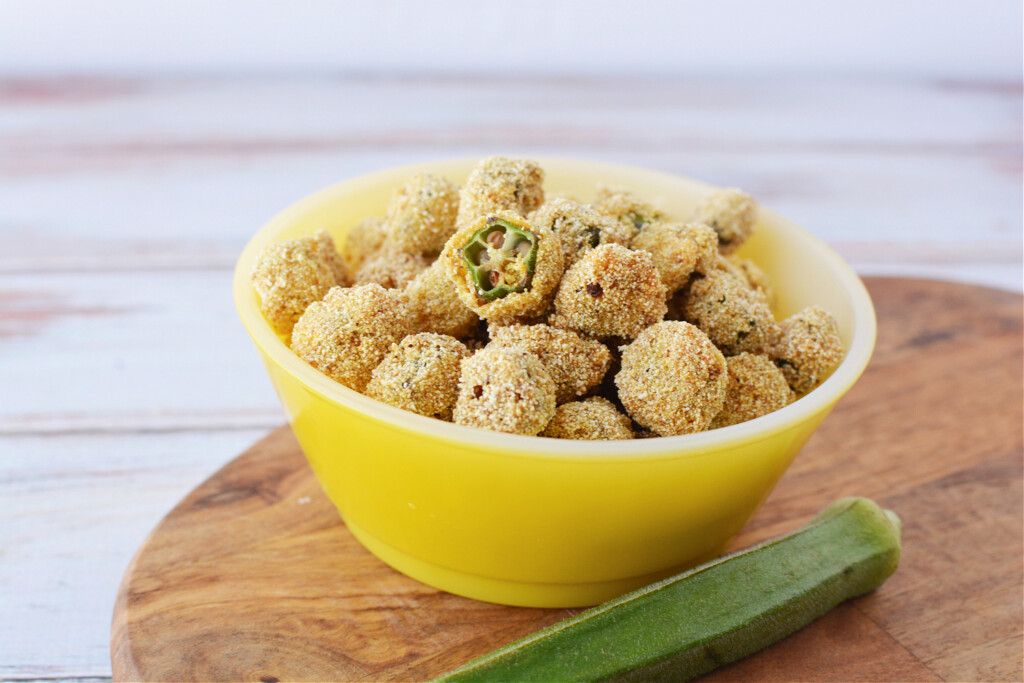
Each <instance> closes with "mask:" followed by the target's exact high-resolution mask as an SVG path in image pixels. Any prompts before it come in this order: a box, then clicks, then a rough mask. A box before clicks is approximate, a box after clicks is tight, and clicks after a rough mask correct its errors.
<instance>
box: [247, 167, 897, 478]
mask: <svg viewBox="0 0 1024 683" xmlns="http://www.w3.org/2000/svg"><path fill="white" fill-rule="evenodd" d="M531 158H533V159H534V160H536V161H537V162H538V163H539V164H540V165H541V166H542V167H545V168H547V167H554V166H558V167H561V168H568V167H573V166H576V167H579V168H580V169H583V168H585V169H587V170H588V172H589V171H593V170H598V171H601V170H604V171H606V172H607V173H608V174H609V175H612V174H614V173H621V172H624V171H625V172H630V173H639V174H648V175H650V176H652V177H655V176H657V177H661V178H662V179H664V180H666V181H674V182H680V181H682V182H684V183H687V184H691V185H693V186H695V187H699V188H703V189H705V190H708V191H710V190H712V189H713V188H714V186H712V185H709V184H707V183H702V182H699V181H695V180H692V179H689V178H685V177H683V176H678V175H674V174H671V173H665V172H662V171H656V170H651V169H647V168H643V167H638V166H630V165H625V164H609V163H602V162H594V161H588V160H584V159H566V158H558V157H538V156H533V157H531ZM478 160H479V158H478V157H466V158H449V159H437V160H434V161H428V162H421V163H417V164H410V165H406V166H401V167H388V168H386V169H382V170H379V171H375V172H372V173H369V174H364V175H361V176H357V177H354V178H350V179H348V180H343V181H340V182H338V183H335V184H333V185H330V186H328V187H326V188H323V189H321V190H319V191H316V192H314V193H312V194H310V195H307V196H306V197H304V198H302V199H300V200H298V201H297V202H295V203H293V204H292V205H291V206H289V207H287V208H286V209H284V210H283V211H281V212H280V213H278V214H277V215H275V216H274V217H272V218H271V219H270V220H269V221H268V222H267V223H265V224H264V225H263V227H262V228H260V229H259V230H258V231H257V232H256V234H255V235H253V237H252V238H251V239H250V240H249V242H248V243H247V244H246V246H245V248H244V249H243V251H242V253H241V255H240V256H239V258H238V261H237V263H236V265H235V271H234V283H233V291H234V299H235V306H236V308H237V309H238V313H239V316H240V317H241V319H242V324H243V325H244V326H245V328H246V331H248V333H249V335H250V337H252V340H253V342H254V343H255V344H256V346H257V347H258V348H259V349H260V350H261V351H262V353H263V354H265V356H266V358H267V359H269V360H270V361H271V362H273V363H274V364H276V365H277V366H278V367H280V368H281V369H282V370H284V371H285V372H286V373H288V374H289V375H291V376H292V377H293V378H294V379H295V380H296V381H298V382H299V383H300V384H303V385H305V386H306V387H308V388H309V389H310V390H311V391H313V392H315V393H317V394H319V395H320V396H321V397H323V398H325V399H327V400H329V401H332V402H335V403H337V404H340V405H342V406H344V407H346V408H349V409H351V410H354V411H357V412H359V413H362V414H364V415H366V416H368V417H370V418H373V419H375V420H378V421H380V422H383V423H387V424H392V425H394V426H396V427H398V428H402V429H405V430H408V431H411V432H417V433H422V434H424V435H425V436H430V437H432V438H436V439H441V440H445V441H448V442H450V443H452V444H453V445H458V446H461V447H466V448H471V449H474V450H476V449H480V448H481V447H484V446H486V449H487V450H488V451H489V452H493V453H499V452H500V453H503V454H505V455H513V456H517V457H523V458H553V457H554V458H567V459H573V460H576V459H587V458H593V459H600V460H607V459H613V460H619V459H629V460H638V459H639V460H643V459H663V458H679V457H688V456H696V455H699V454H701V453H704V452H707V451H718V450H722V449H725V448H730V447H733V446H737V445H739V444H742V443H750V442H752V441H757V440H758V439H760V438H763V437H765V436H768V435H772V434H778V433H782V432H784V431H786V430H789V429H792V428H794V427H796V426H797V425H799V424H801V423H803V422H805V421H807V420H809V419H811V418H812V417H814V416H815V415H817V414H818V413H819V412H822V411H825V410H828V409H829V408H830V407H831V406H832V405H833V404H834V403H835V402H836V401H838V400H839V398H840V397H842V395H843V394H845V393H846V392H847V391H848V390H849V389H850V387H852V386H853V384H854V383H855V382H856V381H857V378H858V377H860V375H861V373H862V372H863V371H864V369H865V368H866V367H867V364H868V361H869V360H870V358H871V354H872V352H873V350H874V346H875V337H876V334H877V329H876V321H875V311H874V306H873V305H872V303H871V297H870V295H869V294H868V292H867V289H866V288H865V286H864V283H863V282H862V281H861V279H860V277H858V276H857V274H856V273H855V272H854V271H853V269H852V268H850V267H849V266H848V265H847V264H846V263H845V262H844V261H843V260H842V258H840V256H839V255H838V254H836V253H835V252H834V251H833V250H832V249H831V248H830V247H829V246H828V245H827V244H826V243H825V242H824V241H822V240H821V239H819V238H818V237H816V236H815V235H813V234H812V233H810V232H808V231H807V230H806V229H804V228H802V227H800V226H799V225H797V224H795V223H793V222H792V221H790V220H789V219H787V218H784V217H782V216H779V215H778V214H776V213H774V212H772V211H770V210H769V209H766V208H764V207H763V206H762V207H760V208H759V211H760V212H761V213H762V214H763V215H766V216H769V217H770V218H771V220H772V222H773V223H774V224H776V225H777V226H780V227H781V228H782V229H783V230H786V231H791V232H796V233H798V234H800V236H801V238H802V239H805V240H807V241H809V242H810V243H812V245H813V246H814V247H815V248H816V249H817V251H819V252H820V256H821V258H822V259H823V260H825V261H826V263H827V265H828V267H829V268H830V269H831V270H833V271H834V272H835V273H836V274H837V276H838V278H839V280H840V282H841V283H842V285H843V288H844V290H845V291H846V292H847V294H848V295H849V296H850V299H851V301H852V304H853V310H854V328H853V343H852V344H851V346H850V348H849V350H848V351H847V353H846V357H845V358H844V359H843V362H842V363H841V364H840V365H839V367H838V368H836V370H835V371H834V372H833V373H832V375H831V376H830V377H829V378H828V379H826V380H825V381H824V382H823V383H822V384H821V385H820V386H819V387H817V388H816V389H814V390H813V391H811V392H810V393H809V394H807V395H806V396H804V397H802V398H800V399H799V400H797V401H794V402H793V403H791V404H790V405H788V406H786V407H785V408H782V409H780V410H777V411H775V412H773V413H769V414H768V415H764V416H762V417H759V418H756V419H754V420H750V421H747V422H742V423H740V424H737V425H731V426H729V427H722V428H719V429H714V430H711V431H706V432H699V433H696V434H684V435H680V436H667V437H658V438H649V439H632V440H624V441H578V440H569V439H552V438H546V437H539V436H523V435H517V434H505V433H501V432H491V431H485V430H481V429H476V428H473V427H465V426H462V425H457V424H454V423H450V422H444V421H442V420H437V419H434V418H429V417H425V416H422V415H418V414H416V413H413V412H409V411H406V410H402V409H400V408H395V407H393V406H390V405H387V404H385V403H381V402H379V401H377V400H375V399H371V398H369V397H367V396H364V395H363V394H360V393H359V392H357V391H354V390H352V389H349V388H348V387H345V386H343V385H341V384H339V383H338V382H335V381H334V380H332V379H330V378H329V377H327V376H326V375H324V374H323V373H321V372H319V371H318V370H315V369H314V368H313V367H312V366H310V365H309V364H307V363H306V362H305V361H303V360H302V359H301V358H300V357H299V356H298V355H296V354H295V353H293V352H292V350H291V349H290V348H288V346H287V345H286V344H285V343H284V342H283V341H282V340H281V339H280V337H278V336H277V334H276V333H275V332H274V331H273V330H272V329H271V327H270V325H269V324H268V323H267V322H266V319H265V318H264V317H263V314H262V312H261V311H260V310H259V307H258V305H257V304H256V302H255V299H256V298H255V297H254V296H253V291H252V284H251V280H250V274H251V272H252V266H253V264H254V263H255V261H256V258H257V256H258V254H259V252H260V251H261V250H262V249H263V248H264V246H266V245H267V244H269V243H270V242H272V241H273V237H274V236H275V235H276V234H277V233H278V232H280V231H281V229H282V228H283V227H284V226H286V225H288V224H290V223H291V222H292V221H294V220H295V219H297V218H298V217H299V216H301V215H303V214H304V213H306V212H307V211H308V210H310V209H311V208H312V207H314V206H318V205H320V204H322V203H324V202H326V201H329V200H330V199H332V198H333V197H334V196H335V195H337V194H339V193H348V192H350V191H351V189H352V186H353V185H357V186H358V185H364V186H366V187H372V186H375V185H376V184H377V183H379V182H381V179H383V178H385V177H391V176H393V175H396V174H398V175H406V174H407V175H412V174H414V173H416V172H422V171H425V170H430V168H431V167H436V166H438V165H441V164H445V165H448V164H459V163H465V164H466V165H467V168H468V167H471V166H472V164H474V163H476V162H477V161H478Z"/></svg>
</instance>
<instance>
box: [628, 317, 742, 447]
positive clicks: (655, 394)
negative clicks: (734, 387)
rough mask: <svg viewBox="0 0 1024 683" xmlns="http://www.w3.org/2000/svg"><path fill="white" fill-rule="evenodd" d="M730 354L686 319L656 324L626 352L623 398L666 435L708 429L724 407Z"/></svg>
mask: <svg viewBox="0 0 1024 683" xmlns="http://www.w3.org/2000/svg"><path fill="white" fill-rule="evenodd" d="M727 382H728V370H727V366H726V364H725V357H724V356H722V352H721V351H719V350H718V349H717V348H715V345H714V344H712V343H711V340H710V339H708V337H707V335H705V334H704V333H703V332H701V331H700V330H699V329H698V328H697V327H695V326H694V325H691V324H689V323H686V322H678V321H666V322H660V323H657V324H655V325H651V326H650V327H648V328H647V329H645V330H644V331H643V332H641V333H640V334H639V336H637V338H636V339H635V340H634V341H633V343H632V344H630V345H629V346H627V347H626V349H625V350H624V351H623V352H622V368H621V369H620V370H619V373H618V374H617V375H616V376H615V385H616V386H617V387H618V388H619V400H620V401H621V402H622V405H623V406H624V407H625V408H626V410H627V411H628V412H629V415H630V417H632V418H633V419H634V420H636V422H637V424H639V425H640V426H642V427H646V428H647V429H651V430H653V431H655V432H657V433H658V434H660V435H662V436H676V435H678V434H691V433H693V432H700V431H703V430H705V429H707V428H708V425H710V424H711V421H712V420H713V419H714V417H715V416H716V415H717V414H718V413H719V411H720V410H721V409H722V404H723V402H724V401H725V392H726V386H727Z"/></svg>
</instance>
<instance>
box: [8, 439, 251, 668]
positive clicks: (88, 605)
mask: <svg viewBox="0 0 1024 683" xmlns="http://www.w3.org/2000/svg"><path fill="white" fill-rule="evenodd" d="M264 434H265V431H263V430H239V431H212V432H192V433H179V434H152V435H126V434H118V435H87V436H82V435H75V436H49V437H45V438H40V437H10V436H7V437H0V452H2V453H3V457H2V458H0V548H2V554H3V561H2V562H0V586H3V594H4V599H3V604H4V610H3V611H4V618H3V619H2V620H0V679H2V680H9V679H25V678H47V679H51V678H57V679H68V678H80V677H96V676H99V677H103V676H110V673H111V671H110V649H109V648H110V619H111V615H112V613H113V607H114V598H115V596H116V593H117V587H118V585H119V584H120V581H121V577H122V576H123V575H124V570H125V569H126V568H127V566H128V562H129V561H130V560H131V557H132V555H133V554H134V553H135V550H136V549H137V548H138V547H139V545H140V544H141V543H142V541H143V540H144V539H145V537H146V535H147V534H148V533H149V532H150V531H151V530H152V529H153V527H155V526H156V524H157V523H158V522H159V521H160V519H161V518H162V517H163V516H164V515H165V514H166V513H167V512H168V511H170V509H171V508H172V507H173V506H174V505H175V504H176V503H177V502H178V501H179V500H180V499H181V498H182V497H184V496H185V495H186V494H187V493H188V492H189V491H190V490H192V489H193V488H194V487H195V486H197V485H198V484H199V483H201V482H202V481H203V480H204V479H206V478H207V477H208V476H210V475H211V474H212V473H213V472H215V471H216V470H217V469H219V468H220V467H221V466H222V465H223V464H225V463H226V462H228V461H229V460H230V459H231V458H233V457H234V456H236V455H237V454H239V453H241V452H242V451H243V450H245V449H246V448H247V447H248V446H250V445H251V444H252V443H254V442H255V441H257V440H258V439H259V438H261V437H262V436H263V435H264ZM12 598H13V599H12Z"/></svg>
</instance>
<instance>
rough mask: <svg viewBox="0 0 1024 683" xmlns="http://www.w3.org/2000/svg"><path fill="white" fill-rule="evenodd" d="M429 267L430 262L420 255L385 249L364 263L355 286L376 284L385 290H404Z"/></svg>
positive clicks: (357, 274) (357, 275) (356, 278)
mask: <svg viewBox="0 0 1024 683" xmlns="http://www.w3.org/2000/svg"><path fill="white" fill-rule="evenodd" d="M428 265H430V263H429V261H427V259H425V258H424V257H423V256H420V255H419V254H410V253H407V252H404V251H396V252H391V251H390V250H389V249H387V248H385V249H383V250H381V251H379V252H377V255H376V256H374V257H373V258H370V259H367V260H366V261H364V262H363V265H362V267H360V268H359V271H358V272H357V273H356V277H355V284H357V285H368V284H371V283H375V284H378V285H380V286H381V287H383V288H384V289H404V288H405V286H406V285H408V284H409V283H410V282H412V281H413V280H414V279H415V278H416V276H417V275H419V274H420V273H422V272H423V271H424V270H426V269H427V266H428Z"/></svg>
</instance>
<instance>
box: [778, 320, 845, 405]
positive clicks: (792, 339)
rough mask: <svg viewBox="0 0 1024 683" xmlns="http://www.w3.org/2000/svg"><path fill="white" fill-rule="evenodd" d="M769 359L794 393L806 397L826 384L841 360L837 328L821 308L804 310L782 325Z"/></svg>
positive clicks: (834, 321)
mask: <svg viewBox="0 0 1024 683" xmlns="http://www.w3.org/2000/svg"><path fill="white" fill-rule="evenodd" d="M771 355H772V358H774V359H775V364H776V365H778V366H779V368H780V369H781V370H782V373H783V374H784V375H785V376H786V381H787V382H789V386H790V387H792V388H793V391H795V392H796V393H797V394H798V395H803V394H806V393H807V392H809V391H811V390H812V389H814V388H815V387H817V386H818V385H819V384H821V383H822V382H823V381H825V379H826V378H827V377H828V376H829V375H830V374H831V373H832V370H834V369H835V367H836V366H837V365H839V362H840V361H841V360H842V359H843V342H842V341H841V340H840V339H839V325H838V324H837V323H836V319H835V318H833V317H832V314H831V313H829V312H828V311H826V310H825V309H823V308H821V307H820V306H810V307H808V308H805V309H804V310H802V311H800V312H799V313H797V314H796V315H793V316H790V317H789V318H786V319H785V320H783V321H782V324H781V325H780V335H779V337H778V342H777V343H776V344H775V346H774V347H773V348H772V350H771Z"/></svg>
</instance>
